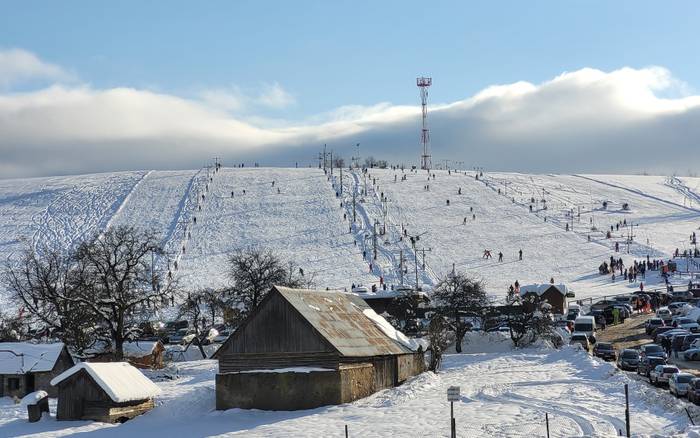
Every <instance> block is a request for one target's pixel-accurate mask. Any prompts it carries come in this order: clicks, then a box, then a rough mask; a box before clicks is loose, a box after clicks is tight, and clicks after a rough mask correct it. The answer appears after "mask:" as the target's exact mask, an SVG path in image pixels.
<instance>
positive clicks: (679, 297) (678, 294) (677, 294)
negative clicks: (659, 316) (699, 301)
mask: <svg viewBox="0 0 700 438" xmlns="http://www.w3.org/2000/svg"><path fill="white" fill-rule="evenodd" d="M693 298H694V295H693V293H692V292H690V291H687V290H677V291H673V292H671V299H672V300H673V301H675V302H681V301H682V302H683V303H685V302H687V301H688V300H690V299H693Z"/></svg>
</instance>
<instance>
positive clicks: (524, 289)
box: [520, 283, 569, 296]
mask: <svg viewBox="0 0 700 438" xmlns="http://www.w3.org/2000/svg"><path fill="white" fill-rule="evenodd" d="M550 287H553V288H555V289H556V290H557V291H559V293H560V294H562V295H564V296H566V294H567V293H568V292H569V288H568V287H567V286H566V285H565V284H551V283H542V284H527V285H524V286H520V295H525V294H527V293H532V292H534V293H536V294H537V295H542V294H543V293H545V292H547V290H549V288H550Z"/></svg>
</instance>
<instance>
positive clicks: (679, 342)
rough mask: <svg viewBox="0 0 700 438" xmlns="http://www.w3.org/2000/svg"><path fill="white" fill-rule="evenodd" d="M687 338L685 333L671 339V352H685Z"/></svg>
mask: <svg viewBox="0 0 700 438" xmlns="http://www.w3.org/2000/svg"><path fill="white" fill-rule="evenodd" d="M686 336H688V335H687V334H685V333H682V334H678V335H674V336H673V337H672V338H671V350H673V351H678V352H680V351H683V341H684V340H685V337H686Z"/></svg>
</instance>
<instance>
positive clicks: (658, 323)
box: [644, 318, 666, 335]
mask: <svg viewBox="0 0 700 438" xmlns="http://www.w3.org/2000/svg"><path fill="white" fill-rule="evenodd" d="M665 325H666V324H665V323H664V320H663V319H661V318H649V319H647V322H646V323H644V332H646V334H647V335H650V334H652V332H653V331H654V329H657V328H659V327H664V326H665Z"/></svg>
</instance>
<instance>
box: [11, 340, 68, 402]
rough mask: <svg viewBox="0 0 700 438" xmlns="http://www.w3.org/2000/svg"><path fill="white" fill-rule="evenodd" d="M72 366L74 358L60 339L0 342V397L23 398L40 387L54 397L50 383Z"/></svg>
mask: <svg viewBox="0 0 700 438" xmlns="http://www.w3.org/2000/svg"><path fill="white" fill-rule="evenodd" d="M72 366H73V358H72V357H71V355H70V353H69V352H68V349H67V348H66V346H65V345H64V344H63V343H61V342H56V343H52V344H32V343H29V342H0V397H19V398H23V397H24V396H26V395H27V394H30V393H32V392H34V391H38V390H43V391H46V392H47V393H48V394H49V397H55V396H56V390H55V388H52V387H51V385H50V384H49V382H50V381H51V379H52V378H54V377H56V376H57V375H59V374H61V373H62V372H64V371H65V370H67V369H68V368H70V367H72Z"/></svg>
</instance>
